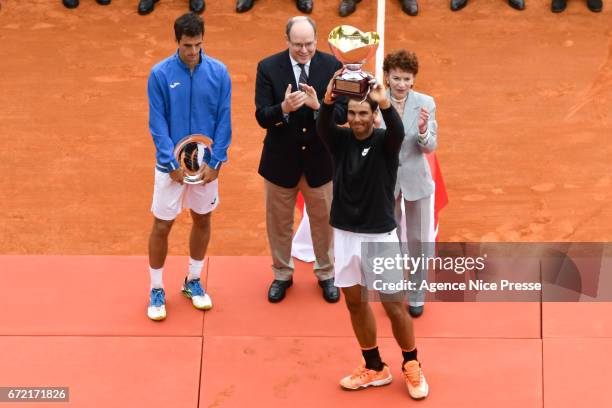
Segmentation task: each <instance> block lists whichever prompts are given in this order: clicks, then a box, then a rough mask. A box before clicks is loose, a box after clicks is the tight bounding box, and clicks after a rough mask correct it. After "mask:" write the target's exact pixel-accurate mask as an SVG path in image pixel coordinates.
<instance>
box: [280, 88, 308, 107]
mask: <svg viewBox="0 0 612 408" xmlns="http://www.w3.org/2000/svg"><path fill="white" fill-rule="evenodd" d="M291 88H292V87H291V84H289V85H288V86H287V90H286V91H285V100H284V101H283V102H282V103H281V109H282V110H283V113H290V112H295V111H296V110H298V109H300V108H301V107H302V106H304V103H306V99H307V95H306V92H304V91H295V92H291Z"/></svg>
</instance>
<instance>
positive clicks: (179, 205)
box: [151, 169, 219, 221]
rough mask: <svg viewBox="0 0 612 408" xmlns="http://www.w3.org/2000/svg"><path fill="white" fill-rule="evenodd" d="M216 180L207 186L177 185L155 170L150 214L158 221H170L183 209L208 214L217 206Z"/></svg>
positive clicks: (167, 175) (166, 174)
mask: <svg viewBox="0 0 612 408" xmlns="http://www.w3.org/2000/svg"><path fill="white" fill-rule="evenodd" d="M218 186H219V183H218V179H217V180H214V181H212V182H210V183H208V184H179V183H177V182H175V181H172V179H171V178H170V175H169V174H168V173H164V172H161V171H159V170H157V169H155V187H154V188H153V204H151V212H152V213H153V215H154V216H155V218H158V219H160V220H164V221H172V220H173V219H175V218H176V217H177V216H178V215H179V214H180V213H181V211H183V208H190V209H192V210H193V211H194V212H196V213H198V214H208V213H209V212H211V211H213V210H214V209H215V208H217V205H219V188H218Z"/></svg>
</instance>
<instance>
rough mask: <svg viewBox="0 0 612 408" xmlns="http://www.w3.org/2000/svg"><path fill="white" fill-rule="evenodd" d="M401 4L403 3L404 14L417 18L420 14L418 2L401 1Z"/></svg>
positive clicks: (411, 0)
mask: <svg viewBox="0 0 612 408" xmlns="http://www.w3.org/2000/svg"><path fill="white" fill-rule="evenodd" d="M400 3H402V10H403V11H404V13H406V14H408V15H409V16H416V15H417V14H419V4H418V3H417V0H400Z"/></svg>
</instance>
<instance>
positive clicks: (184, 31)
mask: <svg viewBox="0 0 612 408" xmlns="http://www.w3.org/2000/svg"><path fill="white" fill-rule="evenodd" d="M184 35H186V36H187V37H197V36H199V35H204V20H202V17H200V16H199V15H198V14H196V13H187V14H183V15H182V16H180V17H179V18H177V19H176V21H175V22H174V36H175V37H176V42H179V41H181V38H182V37H183V36H184Z"/></svg>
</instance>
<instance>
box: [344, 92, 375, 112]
mask: <svg viewBox="0 0 612 408" xmlns="http://www.w3.org/2000/svg"><path fill="white" fill-rule="evenodd" d="M349 101H355V102H359V103H361V102H363V98H354V97H351V98H349ZM365 102H367V103H368V105H370V109H372V113H374V112H376V110H377V109H378V102H376V101H375V100H373V99H372V98H370V96H369V95H368V96H367V97H366V99H365Z"/></svg>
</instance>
